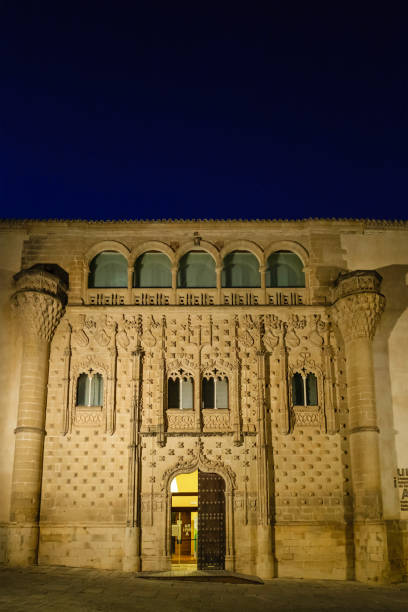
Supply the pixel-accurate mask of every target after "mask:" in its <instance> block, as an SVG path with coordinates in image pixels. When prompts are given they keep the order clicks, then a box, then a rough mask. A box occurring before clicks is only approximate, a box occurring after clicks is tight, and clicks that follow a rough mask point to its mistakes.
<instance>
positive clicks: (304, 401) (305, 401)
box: [292, 372, 318, 406]
mask: <svg viewBox="0 0 408 612" xmlns="http://www.w3.org/2000/svg"><path fill="white" fill-rule="evenodd" d="M292 404H293V406H317V405H318V397H317V378H316V376H315V374H313V373H312V372H309V373H308V374H307V375H304V374H301V373H300V372H296V373H295V374H293V376H292Z"/></svg>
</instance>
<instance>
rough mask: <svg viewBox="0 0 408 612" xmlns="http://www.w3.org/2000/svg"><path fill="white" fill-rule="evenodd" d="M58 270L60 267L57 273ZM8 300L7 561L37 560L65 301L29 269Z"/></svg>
mask: <svg viewBox="0 0 408 612" xmlns="http://www.w3.org/2000/svg"><path fill="white" fill-rule="evenodd" d="M61 272H62V271H61ZM15 280H16V285H17V291H16V292H15V293H14V294H13V296H12V298H11V302H12V306H13V307H14V309H15V311H16V314H17V319H18V325H19V327H20V329H21V332H22V338H23V352H22V367H21V378H20V394H19V405H18V416H17V427H16V429H15V436H16V438H15V451H14V466H13V478H12V487H11V508H10V526H9V543H8V560H9V563H10V564H13V565H29V564H32V563H36V561H37V552H38V518H39V510H40V492H41V477H42V460H43V447H44V436H45V429H44V427H45V408H46V401H47V383H48V367H49V356H50V343H51V340H52V337H53V335H54V332H55V329H56V327H57V325H58V323H59V320H60V319H61V317H62V315H63V313H64V308H65V304H66V286H65V283H64V282H63V281H61V280H60V278H58V276H56V275H55V274H54V273H51V272H48V271H46V270H44V269H40V268H38V267H37V268H32V269H30V270H27V271H23V272H21V273H19V274H18V275H16V276H15Z"/></svg>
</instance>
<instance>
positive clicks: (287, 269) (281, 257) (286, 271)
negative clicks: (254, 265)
mask: <svg viewBox="0 0 408 612" xmlns="http://www.w3.org/2000/svg"><path fill="white" fill-rule="evenodd" d="M266 286H267V287H304V286H305V273H304V271H303V263H302V261H301V259H300V258H299V257H298V256H297V255H296V253H292V252H291V251H275V253H272V254H271V255H270V256H269V257H268V261H267V268H266Z"/></svg>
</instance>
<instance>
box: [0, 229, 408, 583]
mask: <svg viewBox="0 0 408 612" xmlns="http://www.w3.org/2000/svg"><path fill="white" fill-rule="evenodd" d="M3 232H4V235H5V236H6V238H7V241H8V242H7V244H8V245H9V246H8V248H11V247H12V252H13V253H14V255H13V257H14V259H13V258H12V261H11V263H10V265H7V266H6V268H7V269H6V270H5V272H4V274H3V277H2V278H3V285H2V294H1V296H2V300H3V301H2V304H3V307H2V311H1V316H2V317H3V320H4V322H5V325H4V326H3V330H6V331H3V334H4V344H3V346H4V352H5V354H7V355H10V356H11V359H8V360H4V359H3V360H2V367H1V373H0V375H1V376H2V377H3V378H2V380H4V382H5V387H4V388H5V389H6V390H7V391H6V394H5V395H4V396H3V397H2V401H3V404H2V406H3V407H2V408H1V412H0V417H1V418H2V422H3V423H4V427H2V432H3V437H4V445H3V447H2V448H3V449H4V451H3V456H2V461H1V463H2V468H1V469H2V471H1V475H0V477H1V479H2V481H1V482H2V484H3V485H4V486H3V490H4V491H5V496H4V501H2V504H1V512H2V514H1V515H0V520H1V519H2V518H3V521H5V522H7V521H8V518H9V513H10V499H11V500H12V501H11V506H12V508H11V510H12V512H11V516H12V521H14V522H12V523H10V525H11V526H10V534H11V535H10V537H9V543H8V546H9V548H10V542H12V547H13V546H16V542H17V541H18V538H19V537H22V538H23V540H24V538H27V541H28V540H29V541H30V546H31V549H30V550H31V551H33V550H34V548H35V546H36V542H37V541H38V535H35V524H36V523H35V520H34V519H33V517H34V514H35V512H34V514H33V512H32V511H31V510H30V512H31V514H30V512H29V511H28V510H27V508H28V506H27V503H28V501H27V500H26V501H24V500H22V498H21V495H20V493H19V484H18V482H19V481H18V469H20V468H18V466H19V465H23V463H21V459H20V460H18V457H19V456H21V453H20V451H18V453H20V454H18V453H17V455H16V456H17V459H15V466H16V465H17V468H18V469H17V468H16V467H15V468H14V476H13V478H12V465H13V455H14V434H13V429H14V428H15V427H16V425H17V424H18V423H20V425H18V428H17V429H18V431H17V434H16V436H17V438H18V439H21V440H25V439H26V438H27V435H28V434H29V435H30V436H31V437H32V440H34V438H35V440H37V438H38V433H35V432H31V433H30V432H29V430H30V427H31V428H32V424H30V423H29V422H28V421H27V420H26V421H24V418H25V419H26V417H24V410H25V408H24V405H25V404H24V401H25V400H24V397H22V396H21V392H20V397H19V384H20V382H19V381H20V369H21V367H22V364H23V371H24V372H27V367H26V368H24V363H25V362H26V361H27V355H28V353H27V350H28V349H27V346H28V344H27V342H28V340H27V338H28V336H27V335H25V336H24V335H23V337H22V338H21V337H20V336H19V335H18V334H17V331H18V327H17V326H16V324H15V323H14V322H13V321H15V319H13V318H12V315H11V310H10V308H9V306H8V303H9V299H10V296H11V294H12V293H13V292H14V291H16V287H15V286H13V282H12V274H14V273H15V272H18V271H19V269H20V267H21V268H22V269H27V268H30V267H31V266H34V265H35V264H45V263H47V264H48V263H52V264H56V265H58V266H60V267H61V268H62V269H63V270H65V271H66V272H67V273H68V274H69V289H68V291H67V297H68V303H67V305H66V308H65V306H64V308H65V311H64V313H63V317H62V320H61V322H59V323H58V317H59V315H58V317H56V318H55V317H54V319H52V320H53V325H54V326H55V334H54V328H53V330H52V331H51V332H50V333H49V341H50V346H49V348H46V347H45V345H44V346H43V345H41V346H40V344H38V345H37V344H36V347H37V348H35V350H34V348H32V347H34V344H31V345H30V346H31V348H30V350H29V354H30V355H31V357H30V358H32V356H33V355H34V354H35V351H37V350H38V351H39V353H38V355H37V356H36V357H35V359H36V361H35V363H37V364H40V363H42V361H41V359H42V357H41V355H48V353H47V351H49V359H48V357H47V362H46V363H47V367H48V366H49V373H48V374H47V376H48V386H47V396H46V409H45V405H44V419H45V420H44V436H45V437H44V442H43V445H44V454H43V461H42V460H41V461H40V459H38V461H37V460H36V461H37V463H38V469H40V474H41V504H39V501H40V500H38V504H39V506H40V516H39V530H40V533H39V548H38V551H39V552H38V561H39V562H40V563H51V564H64V565H72V566H80V565H81V566H91V567H102V568H113V569H120V568H123V569H126V570H129V571H138V570H146V571H147V570H160V569H166V568H168V567H169V564H170V554H169V528H170V523H169V521H170V519H169V499H170V495H169V483H170V480H171V478H172V477H173V476H174V475H175V474H177V473H181V472H182V471H183V470H184V471H191V470H193V469H196V468H197V467H199V468H200V469H202V470H203V471H214V472H217V473H219V474H220V475H221V476H222V477H223V478H224V480H225V482H226V492H227V494H226V499H227V504H226V521H227V538H226V539H227V555H226V566H227V567H228V568H230V569H236V570H237V571H241V572H244V573H249V574H258V575H260V576H263V577H266V578H268V577H272V576H274V575H279V576H287V577H289V576H291V577H305V578H335V579H350V578H355V577H357V578H358V579H360V580H368V581H386V580H391V579H399V578H401V576H402V574H403V573H404V572H405V573H406V567H407V558H408V547H407V544H406V541H407V540H406V533H405V532H406V530H405V528H404V524H405V523H404V522H401V523H400V522H399V519H400V518H404V517H405V514H404V513H401V512H400V499H399V495H398V488H396V487H395V481H394V477H395V476H396V469H397V467H408V464H407V466H405V464H404V461H405V458H406V457H405V454H404V453H405V449H406V448H407V445H406V441H407V440H406V431H405V430H406V427H405V425H406V424H407V423H406V412H407V411H406V410H405V409H406V407H407V404H406V397H408V396H407V391H408V389H406V384H405V383H406V380H407V376H406V368H405V369H404V365H403V363H404V360H403V354H402V353H401V350H402V349H401V347H402V346H404V339H407V340H408V337H407V336H408V332H407V330H408V327H407V326H405V318H406V316H407V312H408V309H407V305H408V304H407V294H406V292H407V287H406V285H405V273H406V271H407V270H408V253H406V247H405V245H406V244H407V241H406V228H405V227H404V226H401V227H400V226H396V227H393V228H391V229H387V227H386V225H383V226H380V227H377V226H375V224H373V225H371V226H370V228H369V229H367V223H365V222H353V221H318V220H316V221H301V222H271V223H268V222H247V223H245V222H243V223H239V222H231V223H226V222H197V223H194V222H170V223H167V222H163V223H154V222H141V223H138V222H133V223H120V222H118V223H106V224H103V223H100V224H98V223H95V224H90V225H88V224H87V223H85V222H83V223H82V222H49V223H44V222H22V223H21V225H18V224H17V225H13V224H10V226H9V227H7V226H4V227H3ZM23 238H25V243H24V248H23V249H22V240H23ZM377 238H378V240H379V242H378V244H379V248H378V252H376V250H375V244H376V240H377ZM396 244H398V245H399V247H398V248H396V246H395V245H396ZM10 245H11V246H10ZM364 245H366V246H364ZM13 249H14V250H13ZM194 249H196V250H197V249H198V250H200V249H202V250H207V251H208V252H210V253H211V254H212V256H213V257H214V259H215V260H216V266H217V267H216V269H217V279H218V282H217V287H216V288H215V289H211V290H179V289H177V287H176V286H175V271H176V265H177V261H178V260H179V259H180V257H182V255H183V254H184V253H186V252H187V251H188V250H194ZM246 249H247V250H250V251H252V252H253V253H254V254H255V255H256V256H257V257H258V260H259V261H260V266H261V271H262V270H263V269H264V266H265V261H266V259H267V257H268V255H269V254H270V253H271V252H273V251H274V250H293V251H294V252H296V253H297V254H298V255H299V256H300V257H301V259H302V261H303V263H304V266H305V274H306V288H305V289H297V290H283V291H278V292H277V291H276V290H273V289H268V288H267V287H265V284H264V283H263V284H262V286H261V288H259V289H254V290H242V289H229V290H226V289H225V290H224V289H223V288H222V287H221V285H220V271H221V267H220V266H221V265H222V259H223V257H224V255H225V254H226V253H228V252H229V251H231V250H246ZM101 250H119V251H120V252H122V253H123V254H124V255H125V257H126V258H127V260H128V262H129V274H128V277H129V282H130V283H131V278H132V269H133V265H134V261H135V259H136V258H137V256H138V255H139V254H141V253H142V252H144V251H146V250H163V252H166V253H168V255H169V257H170V258H171V260H172V262H173V287H172V289H169V290H166V291H160V290H158V291H151V290H143V291H142V290H138V289H134V288H132V287H131V284H129V287H128V289H121V290H114V291H109V290H88V287H87V274H88V266H89V262H90V261H91V259H92V257H94V256H95V255H96V254H97V253H98V252H100V251H101ZM21 256H22V263H20V257H21ZM355 269H364V270H374V269H377V270H378V271H380V273H381V274H382V275H383V276H384V281H383V286H382V289H381V290H380V285H379V282H380V281H379V280H376V278H375V277H374V276H373V275H371V276H370V274H367V273H365V275H364V274H363V275H361V274H351V275H347V274H346V275H344V274H343V276H340V277H339V273H341V272H343V273H344V272H346V271H347V270H355ZM23 276H24V275H23ZM46 276H47V275H45V276H44V275H43V276H42V278H43V279H44V278H45V277H46ZM338 277H339V278H340V280H339V281H338V282H337V285H336V283H335V280H336V279H337V278H338ZM24 279H25V280H24ZM23 280H24V282H25V286H24V287H23V288H20V290H18V291H20V292H21V291H25V292H27V291H32V288H31V289H30V288H29V287H27V286H26V285H27V282H26V280H27V277H26V276H25V277H24V278H23ZM21 282H23V281H21ZM41 282H42V283H43V285H41V287H42V288H41V289H40V290H41V291H43V290H44V282H45V281H44V280H42V281H41ZM47 282H48V281H47ZM18 291H17V293H18ZM47 291H48V289H47ZM380 291H382V292H383V293H384V294H385V296H386V306H385V312H384V315H383V318H382V319H381V320H380V323H379V324H378V320H379V317H380V315H381V310H382V309H383V308H384V303H383V298H382V297H381V294H380ZM51 293H52V292H51ZM159 294H160V295H159ZM278 294H279V295H278ZM357 294H358V295H357ZM19 295H20V294H19ZM356 296H357V297H356ZM358 296H362V297H358ZM13 299H14V298H13ZM15 299H17V298H15ZM52 299H54V300H57V302H58V300H59V299H62V298H61V297H59V296H58V295H57V293H55V296H54V297H53V298H52ZM18 300H20V301H19V302H18V305H17V308H18V311H19V313H20V315H19V316H20V317H21V316H22V319H21V321H24V316H25V315H24V312H26V311H25V310H24V308H26V305H27V300H25V298H24V300H25V301H24V300H23V301H22V298H21V299H20V298H18ZM23 302H24V303H23ZM57 302H53V304H54V303H55V304H56V303H57ZM332 304H335V305H334V306H332ZM21 313H22V315H21ZM47 316H48V315H47ZM350 322H352V324H351V323H350ZM21 325H22V323H21ZM376 325H377V328H376ZM406 327H407V329H405V328H406ZM30 329H31V328H30ZM376 329H377V330H378V331H377V333H376ZM350 330H351V331H350ZM356 330H357V331H356ZM30 333H31V331H30ZM36 333H37V334H38V333H39V332H38V330H37V331H36ZM41 333H42V332H41ZM375 334H376V335H375ZM40 335H41V334H40ZM373 336H375V337H374V343H373V345H372V344H371V342H372V338H373ZM30 337H31V336H30ZM30 342H32V343H33V342H34V340H32V341H30ZM35 342H37V341H35ZM372 346H373V347H374V351H372V348H371V347H372ZM24 351H25V352H24ZM40 353H41V355H40ZM44 363H45V362H44ZM372 363H373V364H374V369H373V368H372V366H371V364H372ZM33 364H34V361H33ZM32 367H39V366H38V365H37V366H35V365H34V366H32ZM41 367H42V366H41ZM39 371H40V370H39V369H38V372H39ZM88 372H89V373H90V375H92V373H93V372H97V373H99V374H101V375H102V376H103V380H104V398H103V403H102V406H100V407H99V406H94V407H91V406H90V407H85V406H77V401H76V393H77V381H78V377H79V376H80V374H81V373H88ZM297 372H298V373H302V375H303V376H304V377H306V376H307V374H308V373H312V374H314V375H315V376H316V379H317V391H318V402H317V405H313V406H296V405H294V402H293V392H292V385H291V380H292V376H293V375H294V374H295V373H297ZM216 373H219V374H221V375H222V376H225V377H227V378H228V384H229V407H228V409H226V410H219V411H216V410H203V409H202V407H201V391H200V389H201V381H202V378H203V376H211V375H216ZM183 375H188V376H189V377H191V378H192V379H193V380H194V409H193V410H189V411H177V410H167V397H166V396H167V381H168V378H169V377H173V378H174V377H175V378H177V376H183ZM360 385H363V386H360ZM364 385H365V386H364ZM23 388H24V389H27V388H28V387H23ZM24 393H26V390H25V391H24ZM22 402H23V403H22ZM39 402H40V403H41V401H40V400H39ZM376 404H377V411H376ZM18 406H19V413H18V414H19V417H18V419H19V421H17V407H18ZM23 409H24V410H23ZM377 413H378V420H377ZM22 415H23V416H22ZM21 419H23V421H24V422H23V421H22V420H21ZM35 426H36V427H39V429H38V432H40V430H41V426H40V425H35ZM41 431H42V430H41ZM27 432H28V433H27ZM45 432H46V435H45ZM19 436H20V438H19ZM35 436H37V437H35ZM27 439H28V438H27ZM38 439H40V438H38ZM30 440H31V438H30ZM35 443H36V444H37V442H35ZM30 444H33V441H31V442H30ZM21 448H23V446H22V447H21ZM25 448H26V449H27V448H28V446H27V444H26V446H25ZM361 453H363V454H361ZM366 457H371V459H370V460H368V462H367V460H366ZM16 461H17V463H16ZM18 461H20V464H19V463H18ZM16 469H17V472H16ZM373 470H374V471H373ZM16 474H17V476H16ZM13 479H14V480H13ZM360 481H361V482H362V483H363V484H364V486H363V488H362V489H361V487H360V485H359V482H360ZM12 482H13V485H12ZM32 486H33V489H32V490H33V491H35V490H36V486H37V485H36V484H35V479H34V480H33V485H32ZM12 490H13V491H14V493H13V496H12V495H11V491H12ZM33 495H34V493H33ZM13 500H14V501H13ZM26 502H27V503H26ZM16 504H17V505H16ZM19 504H20V505H19ZM24 504H25V505H24ZM382 504H383V505H384V514H383V510H382ZM16 508H17V510H16ZM18 508H20V510H18ZM22 508H25V510H24V512H25V513H26V514H25V515H24V516H25V518H24V520H25V521H26V522H25V523H24V525H25V529H34V531H33V533H32V534H31V532H30V533H28V531H21V530H20V531H18V520H19V519H18V516H20V517H22V516H23V514H22ZM27 512H28V514H27ZM407 512H408V511H407ZM13 513H14V514H13ZM18 513H20V514H18ZM31 515H33V516H31ZM384 515H385V518H387V519H389V520H388V522H384V520H383V516H384ZM407 516H408V514H407ZM13 517H14V518H13ZM16 517H17V523H16V522H15V521H16ZM30 517H31V518H30ZM33 520H34V522H30V521H33ZM27 521H28V522H27ZM37 524H38V523H37ZM21 525H22V523H21ZM30 525H31V527H30ZM22 528H23V527H21V529H22ZM3 533H4V534H5V533H6V529H3ZM22 534H23V535H22ZM24 534H28V535H24ZM30 534H31V535H30ZM6 540H7V538H6V537H3V540H2V541H3V544H4V546H3V550H4V548H5V547H7V541H6ZM4 556H5V555H4ZM33 558H34V557H33V553H32V552H30V554H29V555H28V557H27V559H30V560H32V559H33ZM15 559H17V557H15ZM18 559H19V561H18V562H19V563H21V562H22V559H21V557H18ZM9 560H10V555H9Z"/></svg>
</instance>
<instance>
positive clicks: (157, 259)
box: [134, 252, 171, 288]
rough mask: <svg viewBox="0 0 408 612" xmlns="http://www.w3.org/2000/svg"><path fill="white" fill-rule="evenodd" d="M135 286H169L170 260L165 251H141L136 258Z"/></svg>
mask: <svg viewBox="0 0 408 612" xmlns="http://www.w3.org/2000/svg"><path fill="white" fill-rule="evenodd" d="M134 286H135V287H151V288H155V287H162V288H165V287H171V261H170V259H169V258H168V257H167V255H166V254H165V253H157V252H150V253H143V255H141V256H140V257H138V258H137V260H136V264H135V274H134Z"/></svg>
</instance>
